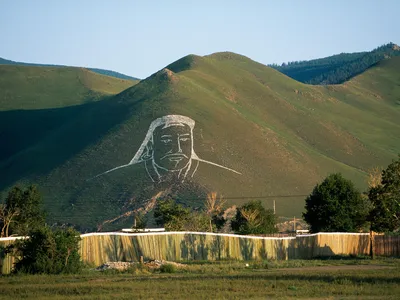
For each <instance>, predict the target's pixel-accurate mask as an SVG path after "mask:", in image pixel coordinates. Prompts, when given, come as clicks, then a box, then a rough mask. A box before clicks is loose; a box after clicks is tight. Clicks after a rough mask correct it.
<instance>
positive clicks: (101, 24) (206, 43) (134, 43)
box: [0, 0, 400, 78]
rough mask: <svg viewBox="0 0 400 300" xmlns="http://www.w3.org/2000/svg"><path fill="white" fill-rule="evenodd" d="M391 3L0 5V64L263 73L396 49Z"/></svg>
mask: <svg viewBox="0 0 400 300" xmlns="http://www.w3.org/2000/svg"><path fill="white" fill-rule="evenodd" d="M399 12H400V1H399V0H376V1H372V0H347V1H342V0H336V1H335V0H319V1H312V0H302V1H300V0H292V1H288V0H286V1H285V0H279V1H278V0H275V1H267V0H264V1H263V0H260V1H251V0H249V1H245V0H242V1H234V0H230V1H222V0H221V1H218V0H214V1H206V0H204V1H190V0H186V1H178V0H177V1H173V0H170V1H161V0H160V1H155V0H153V1H145V0H142V1H134V0H131V1H129V0H114V1H111V0H109V1H101V0H80V1H79V0H65V1H61V0H47V1H44V0H25V1H23V0H0V57H3V58H6V59H11V60H16V61H24V62H34V63H49V64H63V65H71V66H82V67H96V68H104V69H110V70H114V71H118V72H121V73H125V74H127V75H131V76H136V77H139V78H145V77H147V76H149V75H151V74H152V73H154V72H156V71H158V70H159V69H161V68H163V67H164V66H166V65H168V64H169V63H171V62H173V61H175V60H177V59H179V58H181V57H182V56H185V55H187V54H191V53H192V54H197V55H207V54H210V53H214V52H218V51H233V52H236V53H239V54H243V55H246V56H248V57H250V58H252V59H254V60H256V61H259V62H261V63H264V64H269V63H282V62H287V61H293V60H305V59H312V58H320V57H325V56H329V55H332V54H337V53H340V52H356V51H364V50H372V49H373V48H376V47H377V46H380V45H382V44H385V43H388V42H394V43H396V44H400V25H399V21H398V14H399Z"/></svg>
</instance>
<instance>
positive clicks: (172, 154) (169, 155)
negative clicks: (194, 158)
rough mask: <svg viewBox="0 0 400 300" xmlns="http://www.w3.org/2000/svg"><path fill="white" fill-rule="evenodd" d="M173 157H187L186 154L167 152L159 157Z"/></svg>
mask: <svg viewBox="0 0 400 300" xmlns="http://www.w3.org/2000/svg"><path fill="white" fill-rule="evenodd" d="M174 157H176V158H188V157H187V155H186V154H183V153H169V154H166V155H164V156H163V157H161V158H160V160H163V159H165V158H174Z"/></svg>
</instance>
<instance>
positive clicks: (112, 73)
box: [0, 57, 139, 81]
mask: <svg viewBox="0 0 400 300" xmlns="http://www.w3.org/2000/svg"><path fill="white" fill-rule="evenodd" d="M0 65H18V66H32V67H50V68H66V67H67V66H63V65H49V64H32V63H24V62H18V61H12V60H8V59H4V58H1V57H0ZM87 69H88V70H90V71H92V72H95V73H97V74H101V75H106V76H111V77H114V78H118V79H125V80H133V81H138V80H139V79H138V78H136V77H132V76H128V75H125V74H122V73H118V72H115V71H111V70H104V69H98V68H87Z"/></svg>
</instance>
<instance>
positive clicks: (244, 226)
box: [231, 200, 277, 234]
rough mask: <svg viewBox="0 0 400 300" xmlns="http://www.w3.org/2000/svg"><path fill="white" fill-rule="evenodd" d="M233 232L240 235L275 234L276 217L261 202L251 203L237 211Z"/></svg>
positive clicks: (233, 222) (233, 221)
mask: <svg viewBox="0 0 400 300" xmlns="http://www.w3.org/2000/svg"><path fill="white" fill-rule="evenodd" d="M231 226H232V230H233V231H235V233H238V234H265V233H275V232H277V228H276V216H275V214H274V212H273V210H272V209H265V208H264V207H263V206H262V204H261V201H259V200H258V201H250V202H248V203H246V204H244V205H243V206H241V207H240V208H237V210H236V217H235V219H234V220H232V224H231Z"/></svg>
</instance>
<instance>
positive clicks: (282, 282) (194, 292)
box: [0, 257, 400, 299]
mask: <svg viewBox="0 0 400 300" xmlns="http://www.w3.org/2000/svg"><path fill="white" fill-rule="evenodd" d="M399 283H400V259H389V258H385V259H384V258H381V259H376V260H371V259H369V258H365V257H364V258H356V259H350V258H346V257H343V258H337V259H324V260H291V261H274V260H271V261H257V262H255V261H248V262H243V261H240V262H239V261H222V262H221V261H220V262H212V263H211V262H193V263H184V264H183V265H182V266H179V265H178V266H176V265H173V266H172V265H164V268H163V267H161V269H152V268H150V267H149V266H146V265H140V264H138V265H135V266H133V267H130V268H129V269H128V270H126V271H122V272H120V271H116V270H106V271H95V270H93V269H89V268H87V269H85V271H84V272H82V273H81V274H79V275H56V276H48V275H8V276H2V277H0V299H22V298H24V299H116V298H118V299H132V298H135V299H266V298H278V299H299V298H306V299H309V298H313V299H398V298H399V296H400V285H399Z"/></svg>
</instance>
